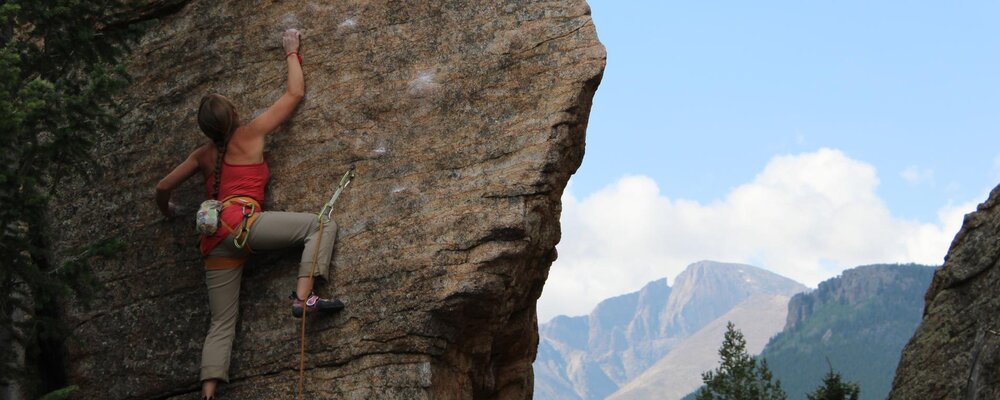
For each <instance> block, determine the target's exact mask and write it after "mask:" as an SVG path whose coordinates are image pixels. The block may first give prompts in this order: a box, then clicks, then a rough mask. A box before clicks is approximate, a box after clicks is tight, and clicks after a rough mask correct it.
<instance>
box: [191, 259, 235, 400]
mask: <svg viewBox="0 0 1000 400" xmlns="http://www.w3.org/2000/svg"><path fill="white" fill-rule="evenodd" d="M242 276H243V268H232V269H219V270H206V271H205V283H206V284H207V285H208V307H209V309H210V310H211V312H212V323H211V325H210V326H209V328H208V335H207V336H206V337H205V347H204V348H203V349H202V353H201V380H202V381H203V382H204V384H203V386H202V388H203V391H202V395H205V396H213V395H214V394H215V383H216V382H215V381H216V380H220V379H221V380H222V381H225V382H229V358H230V354H231V353H232V350H233V338H234V337H235V336H236V318H237V315H238V313H239V300H240V278H241V277H242ZM206 390H208V391H209V392H208V393H206V392H205V391H206Z"/></svg>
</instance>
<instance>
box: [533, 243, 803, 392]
mask: <svg viewBox="0 0 1000 400" xmlns="http://www.w3.org/2000/svg"><path fill="white" fill-rule="evenodd" d="M805 290H807V288H806V287H805V286H804V285H802V284H800V283H798V282H795V281H793V280H791V279H788V278H785V277H782V276H780V275H777V274H774V273H772V272H769V271H765V270H763V269H760V268H757V267H754V266H750V265H744V264H730V263H720V262H714V261H701V262H697V263H694V264H691V265H690V266H688V267H687V268H686V269H685V270H684V271H683V272H681V274H680V275H678V276H677V278H676V279H675V280H674V286H673V287H670V286H669V285H667V280H666V279H660V280H657V281H653V282H650V283H649V284H647V285H646V286H645V287H643V288H642V289H641V290H639V291H638V292H633V293H628V294H625V295H621V296H617V297H613V298H610V299H607V300H604V301H602V302H601V303H600V304H598V305H597V307H595V308H594V311H592V312H591V313H590V315H587V316H577V317H567V316H559V317H556V318H553V319H552V320H551V321H550V322H548V323H546V324H542V325H541V326H539V337H540V338H539V345H538V355H537V357H536V359H535V363H534V368H535V396H536V398H539V399H572V400H582V399H588V400H589V399H604V398H608V397H614V396H621V397H620V398H633V397H629V396H631V395H630V394H629V393H635V390H639V389H638V387H637V386H636V385H632V386H629V388H628V391H624V392H622V393H616V392H618V391H619V390H620V389H623V388H625V387H626V386H628V385H629V384H630V383H632V382H641V381H657V382H658V381H659V380H660V378H653V377H651V376H650V375H647V376H646V378H643V379H642V380H640V381H636V378H639V377H640V376H642V375H644V373H646V372H647V370H650V369H651V367H653V366H654V365H656V366H657V369H656V370H657V371H659V370H665V371H671V370H672V369H671V368H672V366H671V365H672V364H669V363H668V364H663V363H660V361H661V360H662V359H664V357H665V356H667V355H668V354H669V353H671V352H672V350H674V349H675V348H677V347H678V346H679V345H681V344H682V343H684V342H685V341H688V339H691V340H690V341H688V343H689V344H690V343H711V342H715V340H711V339H710V338H712V337H714V336H713V334H712V333H711V332H715V333H718V335H717V336H718V338H717V339H718V342H721V338H722V334H721V331H718V324H719V321H720V317H723V316H725V315H727V313H729V312H730V311H732V310H734V309H744V310H754V311H753V312H749V311H748V312H747V313H745V314H746V315H755V314H758V313H763V314H772V315H774V316H775V317H773V318H750V319H749V320H748V321H747V324H748V326H746V327H741V328H744V329H747V331H748V332H749V331H754V332H759V334H758V335H755V336H756V337H754V339H755V340H756V342H757V343H759V346H757V348H756V350H757V351H759V350H760V348H762V347H763V345H764V343H766V342H767V339H768V338H770V337H771V336H772V335H774V334H775V333H777V332H778V331H780V330H781V328H782V325H783V321H784V320H785V316H784V313H785V312H787V303H788V300H789V299H790V298H791V296H792V295H794V294H796V293H799V292H803V291H805ZM713 323H714V325H713ZM721 323H722V326H723V327H724V326H725V321H721ZM749 325H754V326H753V327H751V326H749ZM706 327H711V329H710V330H709V331H706V332H701V331H702V330H703V329H705V328H706ZM749 339H750V338H748V341H749ZM718 342H716V343H713V344H711V346H710V348H707V349H702V350H697V349H696V348H695V347H687V351H692V349H695V350H693V351H692V352H693V353H697V354H698V355H700V358H701V359H702V363H701V364H703V365H705V366H707V367H709V368H711V367H712V366H713V365H712V360H714V359H715V349H716V348H717V347H718ZM704 355H707V357H706V356H704ZM688 361H691V360H684V362H685V364H687V365H690V366H692V367H695V369H697V368H700V367H696V366H697V365H698V364H696V363H691V362H688ZM657 364H659V365H657ZM699 373H700V372H697V373H695V377H696V378H697V377H698V376H699V375H698V374H699ZM689 375H690V374H689ZM669 382H671V384H672V385H676V386H678V387H677V388H671V390H675V391H677V392H678V393H679V395H678V396H677V398H679V397H680V396H682V395H683V394H686V393H688V392H690V391H691V390H693V389H695V388H697V386H698V385H699V384H700V379H698V380H696V381H694V383H693V384H692V383H691V382H692V381H691V380H690V379H687V378H684V379H682V378H681V377H670V378H669ZM658 383H659V382H658ZM661 386H662V385H661ZM661 389H662V388H661Z"/></svg>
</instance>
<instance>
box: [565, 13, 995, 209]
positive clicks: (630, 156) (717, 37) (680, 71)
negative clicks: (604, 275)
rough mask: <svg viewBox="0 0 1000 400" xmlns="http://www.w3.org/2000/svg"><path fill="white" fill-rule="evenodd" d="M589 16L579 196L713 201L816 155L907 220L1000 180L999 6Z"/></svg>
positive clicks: (975, 193)
mask: <svg viewBox="0 0 1000 400" xmlns="http://www.w3.org/2000/svg"><path fill="white" fill-rule="evenodd" d="M590 3H591V7H592V10H593V16H594V21H595V24H596V25H597V30H598V35H599V37H600V39H601V41H602V42H603V43H604V44H605V46H606V47H607V49H608V64H607V69H606V71H605V76H604V80H603V82H602V84H601V87H600V89H599V90H598V92H597V95H596V97H595V101H594V106H593V109H592V114H591V119H590V128H589V131H588V137H587V154H586V158H585V160H584V163H583V166H582V167H581V168H580V170H579V171H578V173H577V175H576V176H575V177H574V189H575V190H576V192H577V194H578V195H586V194H588V193H591V192H593V191H595V190H597V189H599V188H601V187H603V186H605V185H608V184H610V183H611V182H613V181H614V180H615V179H617V178H619V177H620V176H623V175H626V174H644V175H648V176H650V177H652V178H654V179H655V180H656V181H657V182H658V183H659V184H660V185H661V187H662V189H663V191H664V192H666V193H669V194H671V195H675V196H682V197H684V198H690V199H695V200H701V201H711V200H714V199H717V198H719V197H722V196H723V195H724V194H725V193H726V192H727V191H728V190H730V189H731V188H732V187H734V186H736V185H738V184H740V183H743V182H746V181H749V180H750V179H751V178H752V177H753V176H754V175H755V174H757V173H758V172H759V171H760V170H761V168H763V166H764V165H765V164H766V163H767V161H768V160H769V159H770V158H772V157H773V156H775V155H778V154H794V153H798V152H803V151H811V150H815V149H818V148H820V147H832V148H836V149H839V150H842V151H843V152H844V153H846V154H847V155H848V156H850V157H852V158H856V159H859V160H863V161H866V162H868V163H871V164H872V165H874V166H875V168H876V169H877V170H878V174H879V178H880V181H881V184H880V185H879V187H878V193H879V194H880V195H881V196H882V197H883V198H884V199H885V200H886V202H887V203H888V205H889V206H890V208H891V209H892V211H893V212H894V213H896V214H897V215H900V216H904V217H910V218H917V219H920V220H930V219H932V218H934V217H935V213H936V212H937V210H938V208H939V207H941V206H942V205H944V204H945V203H947V202H949V201H954V202H957V201H964V200H966V199H968V198H971V197H972V196H978V195H981V194H982V193H983V192H984V191H986V190H988V189H990V188H992V187H993V186H994V185H995V184H996V183H997V182H998V179H997V178H998V176H1000V174H998V168H997V167H996V165H995V159H996V157H997V155H998V154H1000V118H998V116H1000V113H998V111H1000V24H997V23H996V17H997V16H998V15H1000V3H997V2H964V3H963V2H949V3H940V2H902V1H879V2H871V1H864V2H862V1H848V2H844V1H836V2H834V1H807V2H802V1H786V2H766V3H760V2H736V1H731V2H715V1H691V2H666V1H650V2H638V1H607V0H596V1H591V2H590ZM945 4H947V6H944V5H945ZM911 167H912V168H915V169H916V170H917V171H919V172H922V174H923V175H924V176H925V177H924V179H923V180H920V181H919V182H916V184H914V183H911V182H908V181H906V180H905V179H904V178H903V177H902V176H901V173H902V172H903V171H904V170H906V169H907V168H911ZM927 171H930V172H929V173H928V172H927ZM927 175H932V176H927Z"/></svg>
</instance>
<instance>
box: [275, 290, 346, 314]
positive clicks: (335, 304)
mask: <svg viewBox="0 0 1000 400" xmlns="http://www.w3.org/2000/svg"><path fill="white" fill-rule="evenodd" d="M289 297H290V298H292V299H293V301H292V316H293V317H295V318H302V314H303V312H307V313H314V312H317V311H322V312H335V311H340V310H343V309H344V303H343V302H341V301H340V300H337V299H333V300H327V299H324V298H321V297H319V296H317V295H316V294H315V293H310V294H309V296H308V297H306V299H305V300H303V299H300V298H299V297H298V295H297V294H296V293H295V292H292V295H291V296H289ZM303 310H305V311H303Z"/></svg>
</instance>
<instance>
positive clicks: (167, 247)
mask: <svg viewBox="0 0 1000 400" xmlns="http://www.w3.org/2000/svg"><path fill="white" fill-rule="evenodd" d="M166 3H168V4H167V5H165V6H164V7H165V8H164V9H163V12H157V10H153V11H152V12H151V13H150V14H152V15H157V14H167V15H162V16H163V18H162V20H161V21H160V22H159V23H158V24H157V25H155V26H153V27H152V28H151V29H150V31H148V33H147V34H146V35H145V37H144V38H143V39H142V41H141V43H140V44H139V46H138V47H137V48H136V49H135V51H134V53H133V56H132V59H131V61H130V72H131V73H132V75H133V77H134V82H133V84H132V87H131V89H130V90H129V91H128V93H127V94H126V95H125V96H124V97H123V99H122V105H123V106H124V110H125V114H124V126H123V129H122V130H121V131H120V132H116V133H113V134H110V135H107V136H104V137H100V138H97V141H98V156H99V159H100V164H101V165H102V166H104V167H106V168H107V171H106V175H105V177H104V178H103V179H102V180H101V181H100V182H97V184H94V185H82V184H80V185H75V186H70V187H68V188H67V190H65V192H64V193H63V198H62V201H60V202H58V203H57V204H56V205H55V218H54V219H53V220H54V221H55V222H54V223H53V225H54V226H53V228H54V229H55V232H57V233H58V240H59V243H60V246H63V248H67V249H68V248H72V247H73V246H75V245H78V244H83V243H87V242H88V241H89V240H92V239H94V238H97V237H103V236H108V235H112V236H120V237H122V238H124V239H125V240H126V241H127V243H128V249H127V251H126V252H125V253H124V254H122V257H120V258H118V259H116V260H112V261H109V262H103V263H101V264H100V265H99V266H98V269H97V276H98V279H99V280H100V281H101V282H102V283H103V284H104V285H105V289H104V290H102V291H101V293H100V294H99V295H98V298H97V301H96V302H95V303H94V304H92V307H90V308H89V309H86V308H82V307H77V306H74V307H71V309H70V310H69V312H68V317H67V318H69V320H70V324H71V327H72V337H73V340H72V341H71V342H70V343H69V361H70V364H71V371H70V376H71V380H72V382H73V383H75V384H79V385H80V386H81V387H82V394H81V395H80V396H79V398H83V399H92V398H100V399H173V398H193V397H194V396H195V394H194V393H196V391H197V388H198V382H197V379H198V366H199V357H200V352H201V345H202V340H203V339H204V336H205V332H206V330H207V327H208V320H209V315H208V304H207V295H206V290H205V285H204V280H203V276H204V274H203V270H202V264H201V260H200V257H199V254H198V252H197V251H196V248H195V246H196V243H197V239H198V237H197V235H196V234H194V233H193V229H192V215H191V212H190V210H192V209H194V208H196V207H197V204H198V202H200V200H201V199H202V197H203V189H202V188H203V186H202V180H201V178H200V177H196V178H195V179H192V180H191V181H189V182H188V183H187V184H186V185H185V186H182V187H181V189H180V190H179V191H178V193H175V201H176V202H178V203H179V204H180V205H182V206H183V207H186V208H187V210H189V211H188V213H187V215H185V217H184V218H180V219H178V220H175V221H173V222H163V221H161V220H160V218H159V216H158V213H157V211H156V209H155V207H154V204H153V201H152V198H151V193H152V189H153V186H154V184H155V183H156V181H157V180H158V179H159V178H161V177H162V176H163V175H164V174H166V173H167V172H168V171H169V170H170V168H172V167H173V166H175V165H176V164H178V163H180V162H181V161H182V160H183V159H184V157H186V156H187V154H188V153H189V152H190V151H192V150H193V149H194V148H195V147H196V146H198V145H199V144H201V143H204V141H205V139H204V138H203V137H202V135H201V134H200V132H199V130H198V128H197V126H196V123H195V109H196V107H197V105H198V101H199V99H200V98H201V96H202V95H204V94H206V93H208V92H219V93H222V94H224V95H226V96H229V97H230V98H232V99H233V100H234V102H235V103H236V104H237V106H238V108H239V109H240V110H241V111H242V113H241V116H245V117H247V118H249V117H251V116H253V115H256V114H259V113H260V112H261V111H263V110H264V109H265V107H267V106H268V105H269V104H271V103H272V102H273V101H274V100H276V99H277V97H278V96H279V95H280V93H281V92H282V91H283V90H284V88H285V85H284V80H285V74H286V72H285V63H284V61H283V59H284V58H283V52H282V50H281V48H280V43H281V42H280V32H281V31H282V30H284V29H285V28H293V27H294V28H301V29H303V30H304V36H303V45H302V52H303V54H304V56H305V63H304V70H305V76H306V92H307V97H306V100H305V101H304V103H303V104H302V105H301V106H300V107H299V109H298V111H297V113H296V114H295V116H294V117H293V118H292V120H291V121H290V122H289V123H286V124H285V125H284V126H283V127H281V128H279V129H278V130H277V131H276V132H274V133H273V134H272V135H271V136H270V137H269V145H268V148H269V155H268V159H269V161H270V165H271V171H272V182H271V186H270V188H269V191H268V198H267V199H266V202H265V203H266V204H265V206H266V207H268V208H270V209H272V210H287V211H303V212H316V211H318V208H319V206H320V205H321V204H322V203H323V202H324V201H325V200H326V198H327V197H329V195H330V193H331V189H332V186H333V185H335V184H336V181H337V180H338V179H339V177H340V175H341V174H342V173H343V172H344V171H345V170H347V169H348V167H349V166H351V165H355V166H356V167H357V172H358V176H357V178H356V179H355V181H354V183H353V184H352V185H351V187H350V188H349V189H348V191H347V192H345V194H344V195H343V196H342V197H341V199H340V201H339V203H338V204H337V212H336V217H335V219H336V221H337V222H338V223H339V224H340V226H341V229H340V236H339V237H338V239H337V245H336V254H335V256H334V268H333V272H332V274H333V277H332V281H331V282H330V284H329V285H328V286H327V287H326V288H325V290H326V291H328V292H335V293H336V294H337V295H338V296H339V297H340V298H342V299H343V300H344V302H345V303H346V304H347V309H346V310H345V311H344V312H343V313H341V314H339V315H337V316H334V317H330V318H322V319H314V320H311V322H310V324H309V326H308V343H307V348H306V353H307V358H306V369H307V371H306V384H305V387H306V397H307V398H352V399H357V398H383V399H397V398H398V399H430V398H434V399H453V398H454V399H468V398H482V399H501V398H502V399H520V398H529V397H530V396H531V391H532V384H533V383H532V379H533V377H532V370H531V362H532V360H533V359H534V357H535V349H536V344H537V340H538V339H537V332H536V331H537V329H536V314H535V300H536V299H537V297H538V296H539V294H540V292H541V289H542V284H543V283H544V281H545V277H546V274H547V272H548V268H549V265H550V263H551V262H552V261H553V259H554V258H555V257H556V254H555V245H556V243H557V242H558V241H559V212H560V203H559V199H560V196H561V194H562V191H563V188H564V186H565V184H566V182H567V180H568V179H569V176H570V175H571V174H572V173H573V172H574V171H575V170H576V168H577V167H578V166H579V164H580V161H581V159H582V157H583V147H584V131H585V129H586V125H587V118H588V114H589V110H590V105H591V99H592V97H593V95H594V91H595V90H596V88H597V85H598V83H599V81H600V77H601V74H602V71H603V67H604V63H605V54H606V53H605V50H604V47H603V46H602V45H601V44H600V42H598V40H597V37H596V32H595V28H594V24H593V21H592V20H591V17H590V15H589V14H590V11H589V8H588V6H587V4H586V3H585V2H584V1H582V0H580V1H576V0H565V1H537V2H534V1H533V2H521V1H499V2H498V1H481V2H475V1H440V2H405V3H401V2H393V1H352V0H349V1H340V2H336V3H327V2H318V1H317V2H273V3H272V2H254V3H253V4H252V5H251V4H248V3H246V2H215V1H191V2H189V3H186V4H185V3H183V2H180V3H179V2H177V1H168V2H166ZM177 4H180V6H179V7H178V6H177ZM155 6H156V5H155V4H154V7H155ZM78 199H87V201H88V202H87V203H86V204H87V205H86V206H83V205H82V204H81V203H80V202H79V200H78ZM299 253H300V250H299V249H289V250H288V251H284V252H278V253H274V254H271V255H264V256H258V257H256V258H255V259H254V260H253V261H252V262H251V263H250V264H249V265H248V267H247V270H246V271H245V273H244V276H243V288H242V295H241V296H242V297H241V300H240V314H241V317H240V318H241V322H240V324H239V326H238V329H237V337H236V342H235V348H234V352H233V358H232V360H233V361H232V362H233V364H232V369H231V374H232V379H233V383H232V384H230V385H228V386H226V388H225V391H226V392H227V396H226V397H227V398H234V399H237V398H239V399H283V398H292V397H293V396H294V395H295V391H296V384H297V378H298V372H297V367H298V359H299V358H298V354H299V342H298V328H299V325H298V324H297V323H296V321H297V320H294V319H292V318H291V316H290V315H289V312H288V306H289V302H288V300H286V296H287V295H288V293H289V292H290V291H291V290H292V288H293V284H294V281H295V270H296V265H297V262H298V257H299Z"/></svg>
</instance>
